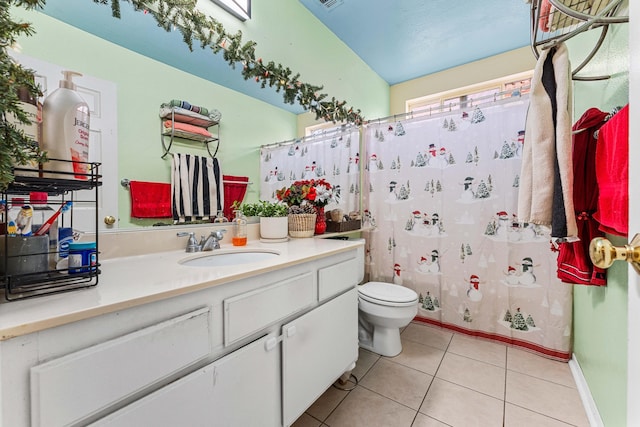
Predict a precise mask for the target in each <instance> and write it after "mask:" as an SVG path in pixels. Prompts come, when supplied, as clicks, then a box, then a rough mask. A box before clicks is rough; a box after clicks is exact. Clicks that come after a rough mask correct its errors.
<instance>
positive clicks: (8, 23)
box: [0, 0, 46, 191]
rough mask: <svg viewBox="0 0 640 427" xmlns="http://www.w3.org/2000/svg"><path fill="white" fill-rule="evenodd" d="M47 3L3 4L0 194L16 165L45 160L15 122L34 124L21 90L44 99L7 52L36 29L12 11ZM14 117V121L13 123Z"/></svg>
mask: <svg viewBox="0 0 640 427" xmlns="http://www.w3.org/2000/svg"><path fill="white" fill-rule="evenodd" d="M43 4H44V0H0V94H2V95H1V96H0V190H2V191H4V190H5V189H6V188H7V186H8V185H9V184H11V183H12V182H13V181H14V175H13V167H14V165H25V164H27V163H29V162H32V161H35V162H41V161H44V160H45V159H46V156H45V155H44V153H42V152H41V151H40V149H39V147H38V143H37V142H36V141H34V140H33V139H30V138H29V137H27V135H25V133H24V131H22V130H21V129H18V128H17V127H16V125H15V124H14V123H15V122H18V123H20V124H27V125H28V124H31V121H30V120H29V118H28V116H27V115H26V114H25V112H24V111H23V110H22V108H21V106H20V99H19V97H18V90H19V89H20V88H26V89H27V91H28V92H29V93H30V94H31V96H33V97H37V96H41V95H42V93H41V92H40V88H39V87H38V86H37V85H36V84H35V82H34V78H33V76H34V72H33V70H29V69H26V68H23V67H22V66H21V65H20V64H18V63H17V62H15V61H14V60H13V59H12V58H11V56H9V52H8V49H9V48H10V47H11V46H13V45H14V44H15V43H16V42H17V38H18V37H19V36H30V35H32V34H33V32H34V31H33V28H32V27H31V25H30V24H28V23H25V22H18V21H14V20H13V19H12V18H11V16H10V14H9V9H10V7H11V6H14V5H15V6H22V7H24V8H26V9H33V8H35V7H38V6H42V5H43ZM12 117H13V119H11V118H12Z"/></svg>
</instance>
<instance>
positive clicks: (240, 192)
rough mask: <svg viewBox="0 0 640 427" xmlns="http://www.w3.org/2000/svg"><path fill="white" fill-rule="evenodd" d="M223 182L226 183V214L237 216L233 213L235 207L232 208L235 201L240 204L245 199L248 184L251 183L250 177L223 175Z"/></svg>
mask: <svg viewBox="0 0 640 427" xmlns="http://www.w3.org/2000/svg"><path fill="white" fill-rule="evenodd" d="M222 182H223V183H224V216H225V217H226V218H229V219H231V218H233V217H234V216H235V215H234V214H233V209H231V205H233V202H235V201H237V202H238V204H240V203H242V201H243V200H244V195H245V193H246V192H247V185H248V183H249V177H248V176H233V175H223V176H222ZM245 182H246V184H245Z"/></svg>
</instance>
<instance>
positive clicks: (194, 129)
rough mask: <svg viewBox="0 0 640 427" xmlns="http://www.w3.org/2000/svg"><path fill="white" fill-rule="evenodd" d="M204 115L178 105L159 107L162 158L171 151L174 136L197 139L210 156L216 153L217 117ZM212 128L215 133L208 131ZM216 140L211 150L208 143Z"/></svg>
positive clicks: (217, 143) (217, 141) (218, 142)
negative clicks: (213, 148)
mask: <svg viewBox="0 0 640 427" xmlns="http://www.w3.org/2000/svg"><path fill="white" fill-rule="evenodd" d="M213 117H215V116H205V115H202V114H198V113H195V112H193V111H190V110H186V109H184V108H180V107H165V106H162V107H160V119H161V122H160V138H161V142H162V148H163V151H164V152H163V154H162V156H161V157H162V158H163V159H164V158H165V157H166V156H167V154H169V153H170V152H171V146H172V145H173V142H174V139H175V138H180V139H183V140H187V141H198V142H201V143H203V144H204V145H205V146H206V147H207V152H208V153H209V155H210V156H211V157H212V158H215V157H216V154H218V148H220V133H219V125H220V121H219V118H218V119H215V118H213ZM210 128H214V130H215V134H214V133H211V132H210V131H209V129H210ZM212 142H216V148H215V150H214V152H213V153H212V152H211V148H210V146H209V144H210V143H212Z"/></svg>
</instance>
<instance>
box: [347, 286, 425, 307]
mask: <svg viewBox="0 0 640 427" xmlns="http://www.w3.org/2000/svg"><path fill="white" fill-rule="evenodd" d="M358 296H359V297H360V298H362V299H363V300H365V301H369V302H370V303H373V304H379V305H384V306H388V307H405V306H411V305H414V304H415V303H416V301H417V300H418V294H416V293H415V292H414V291H413V290H411V289H409V288H405V287H404V286H400V285H392V284H389V283H384V282H368V283H365V284H364V285H361V286H359V287H358Z"/></svg>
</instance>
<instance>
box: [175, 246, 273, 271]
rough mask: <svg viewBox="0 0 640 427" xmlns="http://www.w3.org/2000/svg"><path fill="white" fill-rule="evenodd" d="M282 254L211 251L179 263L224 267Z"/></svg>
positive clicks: (267, 258)
mask: <svg viewBox="0 0 640 427" xmlns="http://www.w3.org/2000/svg"><path fill="white" fill-rule="evenodd" d="M278 256H280V254H279V253H278V252H274V251H250V250H247V251H236V252H221V253H220V252H216V251H213V252H210V253H208V254H207V255H202V256H198V257H196V258H189V259H184V260H181V261H178V262H179V264H182V265H186V266H189V267H224V266H229V265H238V264H250V263H253V262H260V261H265V260H269V259H273V258H276V257H278Z"/></svg>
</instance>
